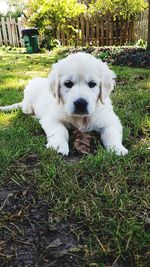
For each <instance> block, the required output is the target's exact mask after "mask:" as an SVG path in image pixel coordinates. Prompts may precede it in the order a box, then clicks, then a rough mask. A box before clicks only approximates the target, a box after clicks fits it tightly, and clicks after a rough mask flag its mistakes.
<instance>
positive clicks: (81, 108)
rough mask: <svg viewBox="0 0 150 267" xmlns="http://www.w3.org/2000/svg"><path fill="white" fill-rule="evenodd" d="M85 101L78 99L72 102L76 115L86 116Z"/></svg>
mask: <svg viewBox="0 0 150 267" xmlns="http://www.w3.org/2000/svg"><path fill="white" fill-rule="evenodd" d="M87 105H88V103H87V101H86V100H85V99H83V98H79V99H77V100H76V101H75V102H74V109H75V113H76V114H87V113H88V112H87Z"/></svg>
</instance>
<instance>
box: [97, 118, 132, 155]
mask: <svg viewBox="0 0 150 267" xmlns="http://www.w3.org/2000/svg"><path fill="white" fill-rule="evenodd" d="M101 140H102V143H103V145H104V147H105V148H106V149H107V150H110V151H114V152H115V153H116V155H119V156H121V155H126V154H128V150H127V149H126V148H125V147H124V146H123V145H122V125H121V123H120V121H119V119H118V117H117V116H116V115H115V114H114V117H113V120H112V121H111V123H110V124H109V125H107V126H106V127H104V128H103V129H102V131H101Z"/></svg>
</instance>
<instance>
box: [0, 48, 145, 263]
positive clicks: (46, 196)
mask: <svg viewBox="0 0 150 267" xmlns="http://www.w3.org/2000/svg"><path fill="white" fill-rule="evenodd" d="M60 57H63V53H58V52H57V50H55V51H52V52H51V53H49V54H44V53H43V54H34V55H27V54H22V53H19V52H18V51H8V52H5V51H3V50H0V106H1V105H8V104H12V103H15V102H19V101H21V99H22V96H23V89H24V86H25V85H26V84H27V82H28V80H29V79H31V78H32V77H37V76H44V77H45V76H47V75H48V73H49V70H50V66H51V64H52V63H53V62H55V61H56V60H58V59H59V58H60ZM111 68H113V70H114V71H115V72H116V74H117V86H116V89H115V91H114V93H112V100H113V103H114V107H115V111H116V113H117V114H118V115H119V117H120V119H121V121H122V123H123V126H124V145H125V147H127V148H128V149H129V155H127V156H125V157H118V156H116V155H114V154H111V153H108V152H106V151H105V150H104V149H103V147H102V146H101V145H100V143H99V140H98V136H97V135H95V133H92V136H93V143H94V146H95V147H96V150H97V151H96V153H95V154H89V155H87V156H82V157H81V156H79V155H77V153H74V148H73V145H72V138H73V136H72V135H71V143H70V146H71V152H70V155H69V157H65V158H63V157H62V156H60V155H58V154H57V153H56V152H55V151H52V150H50V149H49V150H46V148H45V143H46V138H45V134H44V133H43V131H42V129H41V127H40V126H39V123H38V121H36V120H35V119H33V118H31V117H27V116H25V115H24V114H22V112H21V111H13V112H11V113H2V112H1V113H0V125H1V129H0V147H1V153H0V163H1V169H0V201H1V206H0V261H1V266H28V267H29V266H42V267H43V266H57V267H72V266H73V267H76V266H79V267H83V266H94V267H106V266H112V264H114V265H113V267H130V266H132V267H149V266H150V175H149V168H148V167H149V166H148V155H149V149H150V144H148V141H149V139H148V138H149V128H150V121H149V120H148V113H149V111H150V106H149V100H150V94H149V89H150V70H148V69H144V68H130V67H121V66H113V67H111Z"/></svg>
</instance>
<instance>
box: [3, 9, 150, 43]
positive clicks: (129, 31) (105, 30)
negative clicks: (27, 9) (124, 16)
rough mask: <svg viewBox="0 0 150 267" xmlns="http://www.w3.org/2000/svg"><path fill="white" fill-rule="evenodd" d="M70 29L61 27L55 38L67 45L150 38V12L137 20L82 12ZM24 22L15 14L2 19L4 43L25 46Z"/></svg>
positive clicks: (127, 41)
mask: <svg viewBox="0 0 150 267" xmlns="http://www.w3.org/2000/svg"><path fill="white" fill-rule="evenodd" d="M69 24H72V27H71V28H70V29H69V30H67V31H66V30H62V29H61V30H60V29H59V28H58V29H57V32H56V36H55V38H56V39H58V40H59V41H60V43H61V45H63V46H65V45H66V46H68V45H75V46H91V45H92V46H104V45H106V46H110V45H124V44H126V43H129V42H135V41H137V40H138V39H140V38H143V39H144V40H147V28H148V26H147V25H148V11H147V10H146V11H145V12H144V13H142V14H141V15H140V16H139V20H138V21H136V22H134V23H129V22H125V21H123V20H118V19H116V20H113V18H112V17H100V16H98V14H97V15H94V16H89V15H81V16H80V17H79V18H77V19H76V20H74V21H72V22H71V23H70V22H69ZM22 27H23V23H22V22H21V21H19V20H18V21H17V22H16V21H15V19H13V18H11V17H7V18H4V17H1V18H0V46H2V45H6V46H7V45H10V46H16V47H19V46H24V44H23V41H22V38H21V28H22Z"/></svg>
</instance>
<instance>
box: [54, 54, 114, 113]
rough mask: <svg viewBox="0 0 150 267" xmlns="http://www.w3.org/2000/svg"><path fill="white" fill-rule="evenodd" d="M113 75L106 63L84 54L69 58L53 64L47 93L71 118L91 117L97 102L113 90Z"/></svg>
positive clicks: (73, 55)
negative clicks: (61, 104)
mask: <svg viewBox="0 0 150 267" xmlns="http://www.w3.org/2000/svg"><path fill="white" fill-rule="evenodd" d="M114 78H115V74H114V73H113V72H112V71H111V70H110V69H109V68H108V66H107V64H106V63H103V62H102V61H101V60H98V59H96V58H95V57H94V56H92V55H89V54H86V53H81V52H79V53H76V54H72V55H69V56H68V57H66V58H65V59H63V60H60V61H59V62H58V63H56V64H54V65H53V67H52V71H51V72H50V75H49V84H50V91H51V93H52V94H53V96H54V97H55V98H56V100H57V103H59V102H60V101H62V103H63V105H64V109H65V112H66V113H67V114H68V115H72V116H91V115H92V114H93V113H94V111H95V109H96V105H97V103H98V101H99V100H101V102H102V103H103V104H104V103H105V99H106V98H107V97H108V96H109V94H110V92H111V91H112V90H113V88H114V84H115V81H114Z"/></svg>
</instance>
